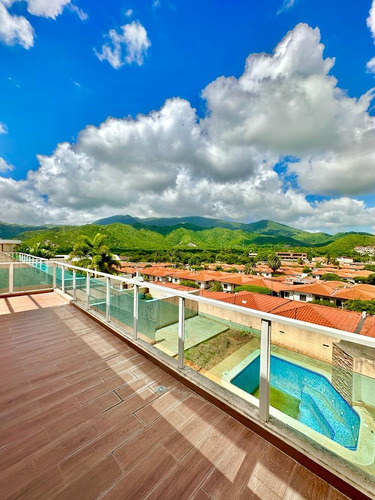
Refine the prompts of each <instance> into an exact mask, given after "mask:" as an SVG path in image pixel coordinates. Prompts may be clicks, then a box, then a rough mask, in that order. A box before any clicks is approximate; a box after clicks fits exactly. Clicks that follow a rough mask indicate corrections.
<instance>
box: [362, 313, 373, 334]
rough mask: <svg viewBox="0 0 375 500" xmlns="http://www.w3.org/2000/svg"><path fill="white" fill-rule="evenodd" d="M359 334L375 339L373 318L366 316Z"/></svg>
mask: <svg viewBox="0 0 375 500" xmlns="http://www.w3.org/2000/svg"><path fill="white" fill-rule="evenodd" d="M361 334H362V335H366V336H367V337H373V338H375V316H367V318H366V320H365V322H364V324H363V327H362V330H361Z"/></svg>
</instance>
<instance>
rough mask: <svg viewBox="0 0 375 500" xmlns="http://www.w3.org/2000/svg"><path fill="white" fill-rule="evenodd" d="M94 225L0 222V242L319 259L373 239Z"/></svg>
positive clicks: (258, 225)
mask: <svg viewBox="0 0 375 500" xmlns="http://www.w3.org/2000/svg"><path fill="white" fill-rule="evenodd" d="M98 222H100V223H101V224H99V223H94V224H86V225H83V226H54V227H51V226H50V227H48V226H39V227H36V228H35V227H30V226H17V225H11V224H5V223H1V222H0V237H2V238H9V237H18V238H19V239H21V240H23V241H24V242H25V244H26V245H28V246H34V245H35V244H37V243H42V242H44V241H48V242H50V243H51V244H53V245H56V247H57V249H58V250H57V251H58V252H59V253H69V252H70V251H71V250H72V248H73V245H74V243H75V242H76V241H77V238H78V236H79V235H81V234H82V235H86V236H88V237H90V238H93V237H94V236H95V235H96V233H98V232H101V233H103V234H105V235H106V236H107V239H106V242H107V245H108V246H109V247H110V249H111V250H112V251H114V252H117V253H120V252H126V251H127V250H136V249H143V250H150V251H151V250H170V249H179V248H180V249H196V250H218V251H220V250H222V249H230V248H232V249H237V250H246V249H248V248H249V247H250V248H252V249H260V248H261V247H266V248H273V249H274V250H285V249H287V248H288V247H290V248H291V249H293V250H296V251H301V250H306V249H310V250H313V251H314V253H315V254H318V255H319V254H329V255H330V256H332V257H337V256H339V255H348V256H349V255H351V254H352V253H353V248H354V246H356V245H375V236H373V235H369V234H365V233H339V234H336V235H329V234H326V233H309V232H308V231H302V230H301V229H295V228H292V227H289V226H286V225H285V224H279V223H277V222H273V221H267V220H262V221H258V222H254V223H251V224H243V223H239V222H228V221H222V220H220V219H209V218H207V217H182V218H176V217H175V218H165V219H160V218H159V219H157V218H152V219H140V218H136V217H131V216H114V217H110V218H108V219H102V220H101V221H98ZM109 222H110V223H109ZM198 224H200V225H198ZM210 224H211V226H210V227H209V225H210Z"/></svg>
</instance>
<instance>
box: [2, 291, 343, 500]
mask: <svg viewBox="0 0 375 500" xmlns="http://www.w3.org/2000/svg"><path fill="white" fill-rule="evenodd" d="M161 386H163V388H164V391H163V388H162V389H161V391H160V392H159V391H158V388H159V389H160V387H161ZM0 387H1V391H0V492H1V493H0V497H1V498H2V499H8V498H25V499H27V500H31V499H38V500H40V499H52V498H59V499H64V498H66V499H68V500H71V499H79V500H82V499H95V498H99V497H100V498H105V499H116V500H118V499H126V500H128V499H137V500H139V499H144V498H148V499H154V498H162V499H168V500H169V499H178V500H180V499H195V500H207V499H221V498H222V499H226V500H234V499H237V498H238V499H267V500H272V499H280V498H283V499H300V498H309V499H314V500H315V499H317V498H324V499H327V500H333V499H335V500H340V499H345V498H346V497H344V496H343V495H342V494H341V493H339V492H338V491H337V490H335V489H333V488H332V487H331V486H329V485H328V484H327V483H325V482H324V481H322V480H321V479H319V478H318V477H317V476H315V475H314V474H312V473H311V472H310V471H308V470H307V469H305V468H304V467H302V466H301V465H299V464H298V463H297V462H295V461H294V460H292V459H291V458H289V457H288V456H287V455H285V454H284V453H282V452H281V451H279V450H278V449H277V448H275V447H274V446H272V445H271V444H269V443H268V442H267V441H265V440H264V439H262V438H261V437H259V436H258V435H257V434H254V433H253V432H252V431H250V430H249V429H247V428H246V427H244V426H243V425H241V424H240V423H238V422H237V421H236V420H234V419H232V418H231V417H230V416H228V415H227V414H225V413H223V412H222V411H221V410H219V409H218V408H217V407H216V406H214V405H212V404H210V403H208V402H206V400H204V399H202V398H201V397H200V396H198V395H197V394H196V393H194V392H193V391H191V390H189V389H187V388H186V387H185V386H184V385H182V384H181V383H179V382H178V381H176V380H175V379H174V378H173V377H172V376H170V375H168V374H166V373H165V372H164V371H163V370H161V369H160V368H158V367H156V366H155V365H154V364H153V363H152V362H150V361H149V360H147V359H145V358H144V357H143V356H142V355H140V354H138V353H137V352H136V351H134V350H133V349H132V348H130V347H129V346H127V345H126V344H125V343H123V342H122V341H120V340H119V339H117V338H116V337H114V336H113V335H111V333H109V332H108V331H107V330H105V329H104V328H102V327H101V326H100V325H98V324H97V323H95V322H94V321H93V320H91V319H90V318H89V317H87V316H86V315H84V314H82V313H81V312H80V311H79V310H77V309H76V308H75V307H73V306H72V305H70V304H68V303H67V302H66V301H65V300H64V298H62V297H61V296H60V295H58V294H57V293H45V294H39V295H25V296H20V297H11V298H5V299H0Z"/></svg>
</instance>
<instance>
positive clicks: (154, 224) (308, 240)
mask: <svg viewBox="0 0 375 500" xmlns="http://www.w3.org/2000/svg"><path fill="white" fill-rule="evenodd" d="M114 222H118V223H121V224H129V225H131V226H133V227H136V228H137V229H140V228H145V227H149V228H150V229H152V230H153V231H156V232H158V233H160V234H164V235H166V234H169V233H172V232H173V231H175V230H177V229H182V228H186V229H188V230H191V231H196V232H198V231H202V230H203V229H212V228H222V229H230V230H242V231H243V232H245V233H252V234H258V235H261V236H262V238H259V239H256V241H253V240H254V238H250V239H251V242H253V243H254V244H260V245H262V244H265V245H267V244H275V240H276V243H280V244H284V245H292V246H306V245H308V246H309V245H323V244H328V243H331V242H332V241H335V239H336V237H335V236H332V235H330V234H327V233H310V232H308V231H303V230H301V229H295V228H292V227H289V226H287V225H285V224H280V223H278V222H273V221H270V220H261V221H258V222H253V223H250V224H244V223H242V222H230V221H225V220H221V219H211V218H209V217H167V218H156V217H152V218H146V219H142V218H140V217H132V216H131V215H115V216H113V217H107V218H106V219H99V220H97V221H96V222H94V224H97V225H102V226H105V225H109V224H113V223H114ZM264 237H267V238H264ZM248 238H249V236H247V239H248Z"/></svg>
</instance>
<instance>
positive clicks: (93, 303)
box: [89, 276, 107, 317]
mask: <svg viewBox="0 0 375 500" xmlns="http://www.w3.org/2000/svg"><path fill="white" fill-rule="evenodd" d="M106 288H107V284H106V279H105V278H104V277H100V276H98V277H94V276H91V277H90V297H89V305H90V308H91V309H93V310H94V311H96V312H99V313H100V314H102V315H104V317H105V314H106Z"/></svg>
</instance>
